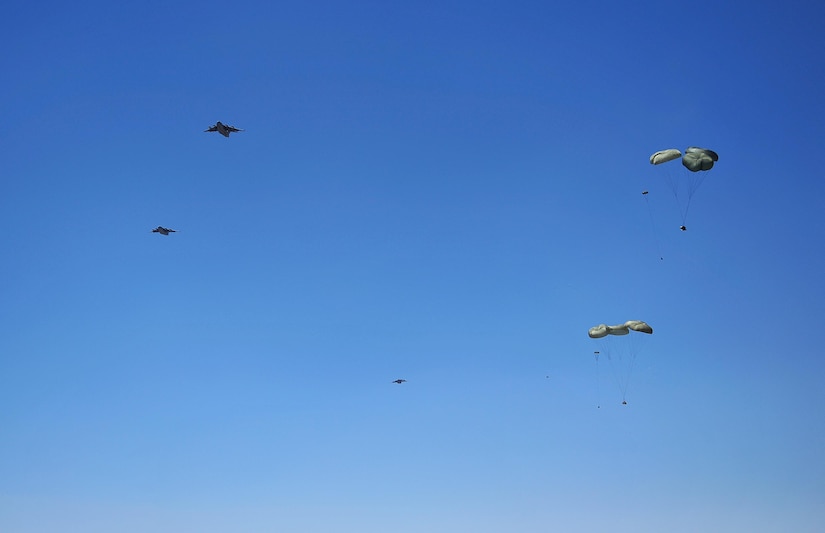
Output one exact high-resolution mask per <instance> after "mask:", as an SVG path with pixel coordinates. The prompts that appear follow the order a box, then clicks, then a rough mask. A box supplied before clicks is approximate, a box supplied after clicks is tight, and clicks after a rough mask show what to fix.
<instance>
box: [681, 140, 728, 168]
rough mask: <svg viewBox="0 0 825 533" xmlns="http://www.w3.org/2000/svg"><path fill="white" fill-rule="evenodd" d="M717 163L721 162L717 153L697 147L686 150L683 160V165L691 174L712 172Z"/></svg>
mask: <svg viewBox="0 0 825 533" xmlns="http://www.w3.org/2000/svg"><path fill="white" fill-rule="evenodd" d="M715 161H719V156H718V155H716V152H714V151H713V150H708V149H706V148H698V147H696V146H691V147H690V148H688V149H687V150H685V156H684V157H683V158H682V164H683V165H684V166H685V168H687V169H688V170H690V171H691V172H699V171H700V170H710V169H712V168H713V163H714V162H715Z"/></svg>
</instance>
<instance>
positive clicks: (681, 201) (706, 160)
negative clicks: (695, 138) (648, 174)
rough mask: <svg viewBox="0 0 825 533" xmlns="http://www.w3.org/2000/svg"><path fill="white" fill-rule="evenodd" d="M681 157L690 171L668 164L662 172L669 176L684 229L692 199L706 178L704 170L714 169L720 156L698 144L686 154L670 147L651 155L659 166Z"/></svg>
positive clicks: (651, 162) (653, 162)
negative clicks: (677, 169)
mask: <svg viewBox="0 0 825 533" xmlns="http://www.w3.org/2000/svg"><path fill="white" fill-rule="evenodd" d="M679 157H681V158H682V166H684V167H685V168H686V169H687V170H688V171H689V172H684V171H683V172H682V173H678V172H677V171H676V170H675V168H674V167H673V166H672V165H666V166H665V167H662V171H661V173H662V174H664V176H665V177H666V178H667V181H668V184H669V185H670V188H671V190H672V191H673V197H674V198H675V199H676V202H677V204H678V205H679V212H680V213H681V215H682V225H681V226H680V229H681V230H682V231H684V230H685V229H687V228H686V227H685V224H686V222H687V215H688V211H689V210H690V201H691V199H692V198H693V194H694V193H695V192H696V191H697V189H699V187H700V186H701V185H702V182H703V181H704V179H705V175H704V174H703V173H702V171H707V170H710V169H712V168H713V164H714V163H715V162H716V161H719V156H718V155H717V154H716V152H714V151H713V150H708V149H707V148H699V147H697V146H691V147H689V148H687V149H686V150H685V154H684V155H682V152H680V151H679V150H677V149H676V148H669V149H667V150H660V151H658V152H656V153H654V154H653V155H651V156H650V164H651V165H657V166H658V165H661V164H663V163H668V162H669V161H674V160H676V159H679ZM697 173H698V174H697ZM679 174H681V175H679Z"/></svg>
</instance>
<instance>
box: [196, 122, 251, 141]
mask: <svg viewBox="0 0 825 533" xmlns="http://www.w3.org/2000/svg"><path fill="white" fill-rule="evenodd" d="M203 131H217V132H218V133H220V134H221V135H223V136H224V137H229V134H230V133H234V132H236V131H243V130H239V129H238V128H236V127H235V126H227V125H226V124H222V123H221V122H220V121H218V123H217V124H215V125H214V126H211V127H210V128H209V129H208V130H203Z"/></svg>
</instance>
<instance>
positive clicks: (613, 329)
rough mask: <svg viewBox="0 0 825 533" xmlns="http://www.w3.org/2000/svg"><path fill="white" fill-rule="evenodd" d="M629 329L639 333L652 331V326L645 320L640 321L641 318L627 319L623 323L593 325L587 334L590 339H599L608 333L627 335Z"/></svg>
mask: <svg viewBox="0 0 825 533" xmlns="http://www.w3.org/2000/svg"><path fill="white" fill-rule="evenodd" d="M631 330H633V331H638V332H639V333H647V334H651V333H653V328H652V327H650V325H648V323H647V322H642V321H641V320H628V321H627V322H625V323H624V324H618V325H616V326H608V325H606V324H599V325H598V326H593V327H592V328H590V330H588V332H587V335H588V336H589V337H590V338H591V339H601V338H602V337H607V336H608V335H627V334H628V333H630V331H631Z"/></svg>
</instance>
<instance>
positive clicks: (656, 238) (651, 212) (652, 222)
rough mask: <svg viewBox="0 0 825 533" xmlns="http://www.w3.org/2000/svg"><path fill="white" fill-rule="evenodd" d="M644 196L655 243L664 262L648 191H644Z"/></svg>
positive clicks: (660, 259)
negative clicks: (648, 199)
mask: <svg viewBox="0 0 825 533" xmlns="http://www.w3.org/2000/svg"><path fill="white" fill-rule="evenodd" d="M642 196H644V198H645V204H647V214H648V215H650V228H651V231H653V242H654V243H655V244H656V252H657V253H658V254H659V261H664V260H665V258H664V257H663V256H662V247H661V246H660V245H659V232H658V231H656V221H655V220H654V219H653V209H651V208H650V202H648V201H647V191H644V192H643V193H642Z"/></svg>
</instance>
